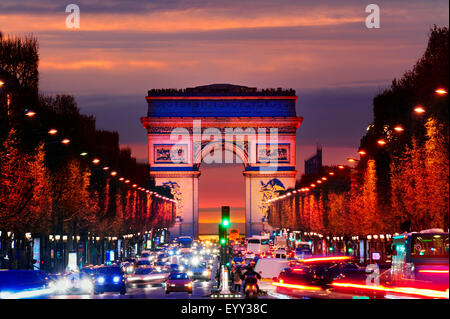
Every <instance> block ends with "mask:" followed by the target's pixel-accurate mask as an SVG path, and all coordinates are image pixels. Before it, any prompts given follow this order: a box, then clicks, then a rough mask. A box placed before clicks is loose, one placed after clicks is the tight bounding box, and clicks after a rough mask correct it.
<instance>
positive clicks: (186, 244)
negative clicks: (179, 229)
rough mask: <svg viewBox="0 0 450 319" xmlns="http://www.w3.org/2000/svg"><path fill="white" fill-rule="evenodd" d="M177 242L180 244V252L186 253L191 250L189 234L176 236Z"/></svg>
mask: <svg viewBox="0 0 450 319" xmlns="http://www.w3.org/2000/svg"><path fill="white" fill-rule="evenodd" d="M178 243H179V245H180V250H181V253H183V254H188V253H190V252H191V247H192V237H190V236H180V237H178Z"/></svg>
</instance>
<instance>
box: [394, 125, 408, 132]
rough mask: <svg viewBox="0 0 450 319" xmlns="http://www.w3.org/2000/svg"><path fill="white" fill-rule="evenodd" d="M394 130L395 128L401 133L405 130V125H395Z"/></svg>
mask: <svg viewBox="0 0 450 319" xmlns="http://www.w3.org/2000/svg"><path fill="white" fill-rule="evenodd" d="M394 130H395V131H396V132H399V133H401V132H403V131H404V130H405V129H404V128H403V126H401V125H397V126H396V127H394Z"/></svg>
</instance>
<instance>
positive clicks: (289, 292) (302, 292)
mask: <svg viewBox="0 0 450 319" xmlns="http://www.w3.org/2000/svg"><path fill="white" fill-rule="evenodd" d="M274 292H275V293H276V294H279V295H284V296H286V297H290V298H294V299H359V298H361V299H366V298H368V297H367V295H365V294H358V293H342V292H337V291H334V290H332V289H326V290H323V289H321V290H317V291H315V290H307V289H289V288H282V287H278V289H275V290H274ZM370 299H372V298H370Z"/></svg>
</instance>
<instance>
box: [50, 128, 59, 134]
mask: <svg viewBox="0 0 450 319" xmlns="http://www.w3.org/2000/svg"><path fill="white" fill-rule="evenodd" d="M56 133H58V130H56V129H54V128H52V129H50V130H48V134H50V135H55V134H56Z"/></svg>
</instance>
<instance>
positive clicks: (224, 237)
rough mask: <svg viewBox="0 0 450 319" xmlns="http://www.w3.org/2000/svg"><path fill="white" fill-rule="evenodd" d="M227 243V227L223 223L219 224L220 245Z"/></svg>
mask: <svg viewBox="0 0 450 319" xmlns="http://www.w3.org/2000/svg"><path fill="white" fill-rule="evenodd" d="M226 243H227V229H226V228H225V227H224V226H223V225H222V223H220V224H219V244H220V246H225V245H226Z"/></svg>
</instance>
